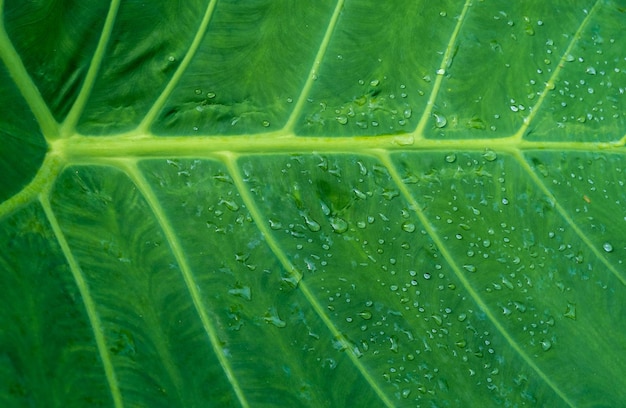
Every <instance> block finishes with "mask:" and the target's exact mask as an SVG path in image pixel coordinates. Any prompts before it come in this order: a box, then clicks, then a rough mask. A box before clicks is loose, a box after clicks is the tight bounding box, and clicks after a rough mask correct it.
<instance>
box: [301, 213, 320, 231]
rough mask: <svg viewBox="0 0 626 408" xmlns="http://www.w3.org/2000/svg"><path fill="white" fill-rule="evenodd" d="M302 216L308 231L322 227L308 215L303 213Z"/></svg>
mask: <svg viewBox="0 0 626 408" xmlns="http://www.w3.org/2000/svg"><path fill="white" fill-rule="evenodd" d="M303 217H304V223H305V224H306V226H307V228H308V229H309V231H311V232H317V231H319V230H320V229H322V227H320V224H319V223H318V222H317V221H315V220H314V219H312V218H310V217H309V216H308V215H303Z"/></svg>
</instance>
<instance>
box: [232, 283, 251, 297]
mask: <svg viewBox="0 0 626 408" xmlns="http://www.w3.org/2000/svg"><path fill="white" fill-rule="evenodd" d="M228 293H229V294H231V295H233V296H239V297H242V298H244V299H246V300H251V299H252V296H251V293H250V287H249V286H244V287H242V288H235V289H230V290H229V291H228Z"/></svg>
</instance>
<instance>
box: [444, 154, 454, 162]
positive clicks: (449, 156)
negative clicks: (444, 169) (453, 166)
mask: <svg viewBox="0 0 626 408" xmlns="http://www.w3.org/2000/svg"><path fill="white" fill-rule="evenodd" d="M455 161H456V154H454V153H450V154H446V162H447V163H454V162H455Z"/></svg>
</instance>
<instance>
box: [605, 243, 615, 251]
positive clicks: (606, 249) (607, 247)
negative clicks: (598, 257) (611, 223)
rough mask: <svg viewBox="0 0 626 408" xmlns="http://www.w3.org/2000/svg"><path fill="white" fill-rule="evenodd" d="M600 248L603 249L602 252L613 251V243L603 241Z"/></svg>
mask: <svg viewBox="0 0 626 408" xmlns="http://www.w3.org/2000/svg"><path fill="white" fill-rule="evenodd" d="M602 249H604V252H613V245H611V244H610V243H608V242H605V243H604V244H603V245H602Z"/></svg>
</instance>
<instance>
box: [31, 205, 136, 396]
mask: <svg viewBox="0 0 626 408" xmlns="http://www.w3.org/2000/svg"><path fill="white" fill-rule="evenodd" d="M39 201H40V202H41V206H42V207H43V210H44V212H45V214H46V217H47V218H48V221H49V222H50V226H51V227H52V231H53V232H54V235H55V237H56V239H57V242H58V243H59V246H60V247H61V251H62V252H63V255H64V256H65V259H66V260H67V264H68V265H69V268H70V271H71V272H72V276H73V277H74V281H75V282H76V286H77V287H78V291H79V292H80V296H81V299H82V300H83V304H84V305H85V310H86V311H87V317H88V318H89V323H90V324H91V330H92V331H93V335H94V338H95V340H96V347H97V348H98V353H99V354H100V360H101V361H102V365H103V367H104V373H105V375H106V378H107V382H108V384H109V391H110V392H111V397H112V398H113V405H114V406H115V407H116V408H122V407H123V406H124V404H123V402H122V394H121V392H120V386H119V382H118V380H117V376H116V375H115V369H114V368H113V361H112V360H111V355H110V354H109V348H108V347H107V344H106V340H105V339H104V331H103V329H102V323H101V322H100V316H99V315H98V312H97V310H96V304H95V302H94V300H93V297H92V296H91V292H90V291H89V285H87V282H86V280H85V277H84V276H83V272H82V271H81V269H80V265H79V264H78V261H76V258H74V255H73V254H72V250H71V249H70V246H69V244H68V242H67V240H66V239H65V235H64V234H63V231H62V230H61V225H60V224H59V221H58V220H57V218H56V216H55V215H54V212H53V211H52V207H51V205H50V200H49V198H48V195H47V194H41V195H40V196H39Z"/></svg>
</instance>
